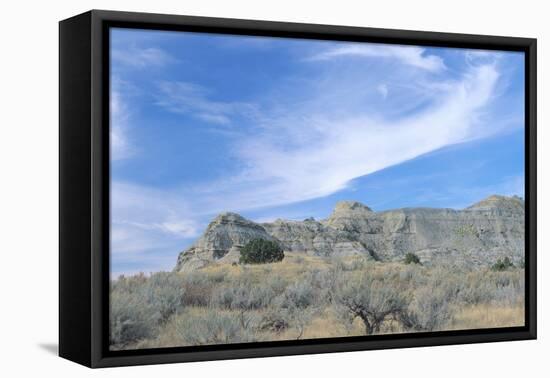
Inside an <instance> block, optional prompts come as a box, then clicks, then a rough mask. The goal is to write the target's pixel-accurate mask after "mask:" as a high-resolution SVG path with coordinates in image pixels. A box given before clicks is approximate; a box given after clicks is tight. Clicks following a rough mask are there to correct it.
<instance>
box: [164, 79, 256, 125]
mask: <svg viewBox="0 0 550 378" xmlns="http://www.w3.org/2000/svg"><path fill="white" fill-rule="evenodd" d="M158 87H159V91H160V93H159V96H158V98H157V105H159V106H161V107H163V108H165V109H166V110H168V111H170V112H173V113H180V114H187V115H191V116H193V117H195V118H197V119H199V120H202V121H204V122H208V123H213V124H218V125H229V124H230V123H231V122H232V119H233V118H234V117H241V116H245V117H249V118H250V117H252V116H253V115H254V114H255V112H256V107H255V106H254V105H253V104H250V103H246V102H238V101H221V100H214V99H212V95H213V93H212V91H210V90H208V89H207V88H205V87H203V86H201V85H198V84H194V83H189V82H183V81H175V82H170V81H161V82H160V83H159V84H158Z"/></svg>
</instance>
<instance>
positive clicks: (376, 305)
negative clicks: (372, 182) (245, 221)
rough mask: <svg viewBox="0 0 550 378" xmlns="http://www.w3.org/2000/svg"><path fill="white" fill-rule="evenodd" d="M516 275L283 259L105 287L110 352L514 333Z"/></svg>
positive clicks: (519, 314)
mask: <svg viewBox="0 0 550 378" xmlns="http://www.w3.org/2000/svg"><path fill="white" fill-rule="evenodd" d="M523 306H524V270H523V269H521V268H514V267H511V268H509V269H507V270H505V271H492V270H490V269H485V270H472V271H468V270H464V269H459V268H457V267H453V266H434V267H427V266H422V265H418V264H404V263H380V262H376V261H373V260H366V259H364V258H359V257H349V258H340V259H334V258H332V259H330V258H322V257H316V256H307V255H304V254H299V253H286V255H285V258H284V259H283V261H281V262H278V263H270V264H258V265H231V264H213V265H210V266H208V267H205V268H203V269H199V270H196V271H194V272H191V273H172V272H170V273H168V272H159V273H154V274H151V275H148V276H146V275H136V276H131V277H119V278H118V279H116V280H113V281H112V282H111V347H112V348H113V349H139V348H156V347H171V346H186V345H206V344H220V343H242V342H253V341H269V340H295V339H310V338H326V337H342V336H355V335H370V334H384V333H398V332H425V331H437V330H457V329H474V328H493V327H510V326H521V325H523V322H524V307H523Z"/></svg>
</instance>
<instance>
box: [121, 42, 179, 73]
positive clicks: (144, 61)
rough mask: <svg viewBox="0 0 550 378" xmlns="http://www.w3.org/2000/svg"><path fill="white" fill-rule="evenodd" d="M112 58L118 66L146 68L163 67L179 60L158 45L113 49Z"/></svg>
mask: <svg viewBox="0 0 550 378" xmlns="http://www.w3.org/2000/svg"><path fill="white" fill-rule="evenodd" d="M111 60H112V62H113V63H114V64H116V66H117V67H121V66H123V67H129V68H134V69H144V68H150V67H162V66H165V65H167V64H170V63H176V62H177V61H178V60H177V59H176V58H175V57H173V56H172V55H170V54H169V53H167V52H166V51H164V50H162V49H160V48H156V47H138V46H136V45H130V46H126V47H117V48H114V49H112V50H111Z"/></svg>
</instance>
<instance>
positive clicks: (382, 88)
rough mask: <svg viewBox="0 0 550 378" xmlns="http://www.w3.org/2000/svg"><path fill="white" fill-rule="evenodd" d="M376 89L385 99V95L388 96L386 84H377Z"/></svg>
mask: <svg viewBox="0 0 550 378" xmlns="http://www.w3.org/2000/svg"><path fill="white" fill-rule="evenodd" d="M376 90H377V91H378V93H380V95H381V96H382V98H383V99H386V97H388V93H389V90H388V86H387V85H386V84H379V85H378V86H377V87H376Z"/></svg>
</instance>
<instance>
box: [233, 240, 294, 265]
mask: <svg viewBox="0 0 550 378" xmlns="http://www.w3.org/2000/svg"><path fill="white" fill-rule="evenodd" d="M284 257H285V254H284V252H283V250H282V248H281V247H280V246H279V244H277V243H275V242H274V241H271V240H264V239H254V240H251V241H249V242H248V243H247V244H246V245H245V246H244V247H242V248H241V257H240V259H239V262H240V263H241V264H265V263H272V262H278V261H281V260H282V259H283V258H284Z"/></svg>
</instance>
